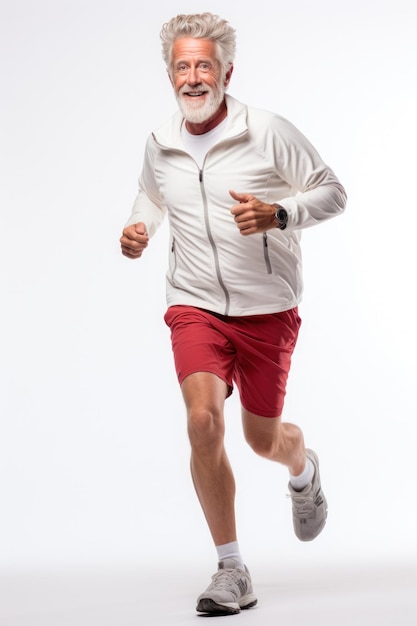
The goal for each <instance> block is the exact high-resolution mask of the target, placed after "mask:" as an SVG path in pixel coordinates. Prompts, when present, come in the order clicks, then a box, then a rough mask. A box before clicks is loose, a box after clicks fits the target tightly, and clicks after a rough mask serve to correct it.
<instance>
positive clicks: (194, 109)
mask: <svg viewBox="0 0 417 626" xmlns="http://www.w3.org/2000/svg"><path fill="white" fill-rule="evenodd" d="M232 70H233V68H232V67H231V68H230V69H229V70H228V72H227V73H226V75H225V74H224V71H223V68H222V65H221V63H220V61H219V59H218V55H217V48H216V45H215V43H214V42H213V41H210V40H208V39H195V38H192V37H184V38H182V39H177V40H176V41H175V43H174V46H173V50H172V66H171V74H170V80H171V83H172V86H173V87H174V91H175V95H176V98H177V102H178V106H179V108H180V110H181V113H182V114H183V116H184V118H185V119H186V123H187V128H188V130H189V131H190V132H192V133H194V134H201V133H204V132H207V131H208V130H211V129H212V128H214V127H215V126H217V124H219V123H220V122H221V121H222V120H223V119H224V118H225V117H226V114H227V111H226V104H225V102H224V92H225V87H226V85H227V84H228V82H229V79H230V76H231V74H232Z"/></svg>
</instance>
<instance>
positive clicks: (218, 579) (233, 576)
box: [210, 569, 241, 589]
mask: <svg viewBox="0 0 417 626" xmlns="http://www.w3.org/2000/svg"><path fill="white" fill-rule="evenodd" d="M238 578H241V574H240V573H239V572H238V571H237V570H233V569H230V570H227V569H223V570H219V571H218V572H216V573H215V574H213V576H212V583H211V585H210V586H211V587H212V589H224V587H225V586H228V587H231V586H232V585H234V584H235V582H236V580H237V579H238Z"/></svg>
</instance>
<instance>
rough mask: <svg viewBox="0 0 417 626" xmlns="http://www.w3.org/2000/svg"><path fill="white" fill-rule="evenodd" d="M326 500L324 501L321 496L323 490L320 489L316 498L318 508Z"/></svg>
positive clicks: (315, 502)
mask: <svg viewBox="0 0 417 626" xmlns="http://www.w3.org/2000/svg"><path fill="white" fill-rule="evenodd" d="M323 502H324V500H323V496H322V495H321V489H319V490H318V491H317V493H316V495H315V497H314V504H315V505H316V506H320V505H321V504H323Z"/></svg>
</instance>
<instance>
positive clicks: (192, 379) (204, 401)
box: [181, 372, 228, 415]
mask: <svg viewBox="0 0 417 626" xmlns="http://www.w3.org/2000/svg"><path fill="white" fill-rule="evenodd" d="M181 391H182V395H183V398H184V402H185V406H186V408H187V412H188V413H192V412H198V411H209V412H210V413H212V414H213V415H222V414H223V408H224V401H225V399H226V397H227V393H228V387H227V385H226V383H225V382H224V380H222V379H221V378H219V377H218V376H217V375H216V374H211V373H210V372H195V373H194V374H190V375H189V376H187V377H186V378H185V379H184V381H183V382H182V385H181Z"/></svg>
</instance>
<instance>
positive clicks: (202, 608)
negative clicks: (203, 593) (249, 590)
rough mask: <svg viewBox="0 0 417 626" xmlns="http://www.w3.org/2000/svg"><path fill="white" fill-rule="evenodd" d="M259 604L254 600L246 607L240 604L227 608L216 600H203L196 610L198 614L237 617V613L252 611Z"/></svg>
mask: <svg viewBox="0 0 417 626" xmlns="http://www.w3.org/2000/svg"><path fill="white" fill-rule="evenodd" d="M257 603H258V600H257V599H256V598H254V599H253V600H250V601H249V602H248V604H245V605H244V606H240V605H238V604H233V605H229V606H227V605H225V604H218V603H217V602H215V601H214V600H211V599H210V598H202V599H201V600H200V601H199V603H198V605H197V609H196V610H197V611H198V613H206V614H208V615H218V616H222V615H237V613H240V611H244V610H246V609H251V608H252V607H254V606H255V605H256V604H257Z"/></svg>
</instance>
